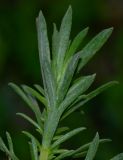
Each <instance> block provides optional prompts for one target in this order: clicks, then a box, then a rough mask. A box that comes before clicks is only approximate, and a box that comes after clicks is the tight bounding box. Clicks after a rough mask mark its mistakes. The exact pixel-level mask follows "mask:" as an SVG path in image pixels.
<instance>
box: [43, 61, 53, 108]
mask: <svg viewBox="0 0 123 160" xmlns="http://www.w3.org/2000/svg"><path fill="white" fill-rule="evenodd" d="M43 71H44V80H45V87H46V93H47V96H48V100H49V104H48V105H49V107H50V108H51V107H55V105H56V82H55V79H54V74H53V72H52V69H51V66H50V64H49V63H48V61H44V65H43Z"/></svg>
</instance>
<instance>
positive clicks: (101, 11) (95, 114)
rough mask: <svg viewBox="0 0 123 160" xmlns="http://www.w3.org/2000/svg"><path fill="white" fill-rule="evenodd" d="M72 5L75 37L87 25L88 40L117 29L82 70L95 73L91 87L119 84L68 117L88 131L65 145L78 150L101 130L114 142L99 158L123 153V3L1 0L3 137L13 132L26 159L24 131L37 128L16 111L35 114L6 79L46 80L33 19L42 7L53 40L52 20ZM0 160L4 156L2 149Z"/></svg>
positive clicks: (108, 0) (0, 120)
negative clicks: (42, 77) (112, 82)
mask: <svg viewBox="0 0 123 160" xmlns="http://www.w3.org/2000/svg"><path fill="white" fill-rule="evenodd" d="M69 4H71V5H72V8H73V28H72V34H71V38H72V37H74V36H75V35H76V33H77V32H79V31H80V30H82V29H83V28H85V27H87V26H89V27H90V30H89V34H88V36H87V38H86V39H85V43H86V42H87V41H88V40H90V39H91V37H92V36H94V35H95V34H96V33H98V32H99V31H101V30H102V29H104V28H108V27H111V26H113V27H114V31H113V34H112V36H111V38H110V39H109V41H108V42H107V43H106V44H105V46H104V47H103V48H102V49H101V51H99V53H98V54H97V55H96V56H95V57H94V58H93V60H91V61H90V63H89V64H88V65H87V66H86V67H85V68H84V70H83V71H82V74H83V73H84V74H91V73H95V72H96V73H97V78H96V81H95V82H94V84H93V86H92V88H95V87H97V86H99V85H101V84H103V83H105V82H107V81H110V80H118V81H119V82H120V84H119V85H118V86H115V87H113V88H110V89H109V90H108V91H105V92H104V93H103V94H101V95H100V96H98V97H97V98H95V99H93V100H92V101H91V102H89V103H88V104H86V105H85V106H84V108H83V109H84V111H85V113H86V114H84V115H82V114H80V111H79V112H76V113H75V114H74V115H72V116H70V117H69V118H68V119H66V121H65V122H64V123H65V124H66V125H69V126H70V127H71V128H75V127H77V126H83V125H84V126H86V127H87V130H86V131H84V132H83V133H82V134H80V135H79V136H77V137H74V138H73V139H71V141H69V143H66V144H65V145H66V146H67V147H70V148H74V147H76V146H78V145H80V144H83V143H84V142H88V141H90V140H91V139H92V138H93V136H94V134H95V133H96V131H98V132H99V133H100V137H101V138H107V137H108V138H109V137H110V138H111V139H112V140H113V141H112V142H111V143H107V144H104V145H101V146H100V148H99V151H98V154H97V159H99V160H104V159H105V160H106V159H107V160H108V159H109V158H111V157H112V156H114V155H115V154H117V153H120V152H123V1H122V0H93V1H91V0H61V1H60V0H49V1H48V0H11V1H10V0H0V135H1V136H2V137H4V138H5V131H6V130H7V131H9V132H10V133H11V135H12V137H13V141H14V145H15V150H16V152H17V154H18V157H20V158H21V159H23V160H28V159H29V151H28V145H27V139H26V138H25V136H23V135H22V134H21V133H20V131H21V130H24V129H28V130H30V131H32V132H34V129H33V128H32V127H31V125H30V124H28V122H25V121H24V120H23V119H21V118H19V117H17V116H15V113H16V112H26V113H28V114H30V115H32V117H33V114H32V113H31V111H30V110H28V107H27V106H26V105H25V104H24V102H23V101H22V100H21V99H20V98H19V97H18V96H17V95H16V94H15V93H14V92H13V91H12V90H11V89H10V88H9V87H8V83H9V82H11V81H12V82H15V83H17V84H23V83H24V84H28V85H31V86H32V85H33V84H35V83H38V84H41V83H42V82H41V75H40V66H39V60H38V49H37V48H38V47H37V34H36V26H35V18H36V17H37V15H38V12H39V10H40V9H42V10H43V13H44V15H45V17H46V20H47V22H48V31H49V36H50V40H51V33H52V22H54V21H55V22H57V24H58V26H59V25H60V21H61V18H62V16H63V15H64V13H65V11H66V9H67V8H68V5H69ZM85 43H84V44H85ZM84 44H82V46H83V45H84ZM34 134H35V132H34ZM0 159H6V157H3V154H2V152H0Z"/></svg>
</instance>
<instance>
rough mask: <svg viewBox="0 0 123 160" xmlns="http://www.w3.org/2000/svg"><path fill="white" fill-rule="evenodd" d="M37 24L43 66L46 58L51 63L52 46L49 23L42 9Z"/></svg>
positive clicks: (40, 57)
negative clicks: (47, 23)
mask: <svg viewBox="0 0 123 160" xmlns="http://www.w3.org/2000/svg"><path fill="white" fill-rule="evenodd" d="M36 25H37V32H38V48H39V59H40V65H41V67H42V65H43V61H44V60H48V62H49V63H50V48H49V41H48V35H47V25H46V21H45V18H44V16H43V13H42V11H40V12H39V16H38V17H37V19H36Z"/></svg>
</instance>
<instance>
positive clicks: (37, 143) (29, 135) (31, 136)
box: [22, 131, 41, 148]
mask: <svg viewBox="0 0 123 160" xmlns="http://www.w3.org/2000/svg"><path fill="white" fill-rule="evenodd" d="M22 133H23V134H25V135H26V136H27V137H28V138H30V139H31V140H33V139H34V141H35V142H36V145H37V146H38V147H39V148H40V146H41V145H40V142H39V141H38V140H37V139H36V138H35V137H34V136H33V135H32V134H31V133H29V132H27V131H22Z"/></svg>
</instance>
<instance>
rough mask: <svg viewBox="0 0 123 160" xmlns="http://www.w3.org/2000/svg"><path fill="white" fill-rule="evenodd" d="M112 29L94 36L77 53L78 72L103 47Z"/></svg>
mask: <svg viewBox="0 0 123 160" xmlns="http://www.w3.org/2000/svg"><path fill="white" fill-rule="evenodd" d="M112 30H113V28H108V29H104V30H103V31H102V32H100V33H99V34H98V35H96V36H95V37H94V38H93V39H92V40H91V41H90V42H89V43H88V44H87V45H86V46H85V47H84V48H83V49H82V50H81V51H80V52H79V53H80V55H81V61H80V64H79V66H78V71H80V69H82V67H83V66H84V65H85V64H86V63H87V62H88V61H89V60H90V59H91V58H92V57H93V56H94V55H95V53H96V52H97V51H99V49H100V48H101V47H102V46H103V45H104V43H105V42H106V41H107V40H108V38H109V37H110V35H111V33H112Z"/></svg>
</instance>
